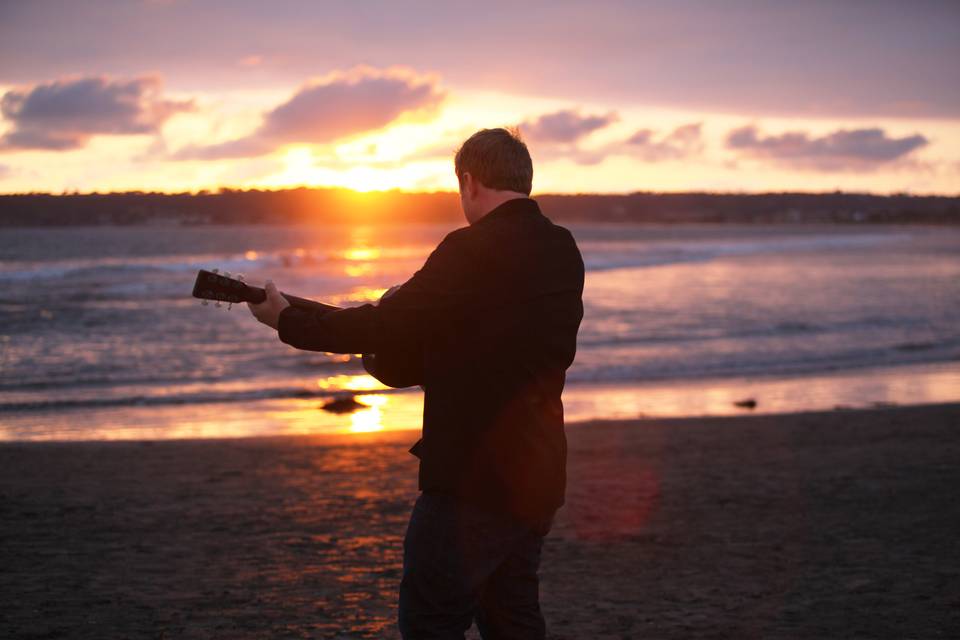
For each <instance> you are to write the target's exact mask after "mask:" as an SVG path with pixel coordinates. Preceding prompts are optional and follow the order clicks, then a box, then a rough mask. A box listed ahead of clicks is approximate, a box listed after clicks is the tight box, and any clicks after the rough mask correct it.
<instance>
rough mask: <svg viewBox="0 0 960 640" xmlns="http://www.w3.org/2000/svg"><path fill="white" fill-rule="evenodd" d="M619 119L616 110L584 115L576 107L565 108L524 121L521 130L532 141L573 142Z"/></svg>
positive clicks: (549, 142)
mask: <svg viewBox="0 0 960 640" xmlns="http://www.w3.org/2000/svg"><path fill="white" fill-rule="evenodd" d="M619 119H620V116H618V115H617V113H616V112H614V111H611V112H610V113H608V114H606V115H593V116H583V115H580V113H579V112H578V111H577V110H576V109H564V110H562V111H557V112H555V113H548V114H545V115H542V116H540V117H539V118H537V119H536V120H527V121H525V122H522V123H521V124H520V131H521V133H522V134H523V136H524V137H525V138H526V139H528V140H530V141H531V142H542V143H547V144H573V143H575V142H577V141H579V140H580V139H581V138H584V137H586V136H588V135H590V134H591V133H593V132H594V131H596V130H598V129H602V128H604V127H606V126H607V125H609V124H612V123H614V122H617V121H618V120H619Z"/></svg>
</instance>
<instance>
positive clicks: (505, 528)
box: [398, 493, 548, 640]
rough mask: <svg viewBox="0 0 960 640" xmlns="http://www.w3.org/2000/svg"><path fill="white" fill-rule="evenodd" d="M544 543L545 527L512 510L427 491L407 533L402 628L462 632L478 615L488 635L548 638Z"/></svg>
mask: <svg viewBox="0 0 960 640" xmlns="http://www.w3.org/2000/svg"><path fill="white" fill-rule="evenodd" d="M547 528H548V527H547ZM542 548H543V535H541V534H540V533H538V532H536V531H534V530H532V529H531V528H530V527H528V526H525V525H523V524H521V523H519V522H516V521H514V520H511V519H509V518H507V517H506V516H503V515H499V514H494V513H490V512H488V511H485V510H483V509H480V508H479V507H476V506H473V505H470V504H468V503H464V502H462V501H460V500H457V499H455V498H452V497H448V496H441V495H434V494H426V493H423V494H420V497H419V498H417V502H416V504H415V505H414V507H413V513H412V514H411V515H410V525H409V526H408V527H407V535H406V538H405V539H404V541H403V578H402V580H401V581H400V602H399V605H400V606H399V620H398V622H399V626H400V634H401V635H402V636H403V638H404V640H427V639H431V640H432V639H434V638H436V639H443V640H447V639H450V640H452V639H457V640H462V638H463V634H464V632H466V630H467V629H469V628H470V625H471V624H473V622H474V620H476V623H477V628H478V629H479V630H480V635H481V636H482V637H483V638H484V640H498V639H500V638H511V639H513V638H523V639H526V638H530V639H536V640H543V638H544V636H545V634H546V630H545V625H544V621H543V615H542V614H541V613H540V597H539V595H540V594H539V579H538V578H537V570H538V568H539V567H540V551H541V549H542Z"/></svg>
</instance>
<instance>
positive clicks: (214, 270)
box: [210, 267, 220, 273]
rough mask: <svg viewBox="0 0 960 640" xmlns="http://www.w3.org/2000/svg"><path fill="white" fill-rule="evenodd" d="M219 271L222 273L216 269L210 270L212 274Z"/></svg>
mask: <svg viewBox="0 0 960 640" xmlns="http://www.w3.org/2000/svg"><path fill="white" fill-rule="evenodd" d="M218 271H220V269H217V268H216V267H214V268H213V269H210V273H216V272H218Z"/></svg>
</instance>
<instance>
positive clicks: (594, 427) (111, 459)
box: [0, 404, 960, 639]
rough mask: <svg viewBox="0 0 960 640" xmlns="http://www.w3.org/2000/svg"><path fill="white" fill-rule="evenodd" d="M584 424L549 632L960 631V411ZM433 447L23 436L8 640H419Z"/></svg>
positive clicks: (6, 473) (0, 485)
mask: <svg viewBox="0 0 960 640" xmlns="http://www.w3.org/2000/svg"><path fill="white" fill-rule="evenodd" d="M568 435H569V440H570V456H569V463H570V464H569V467H570V468H569V488H568V501H567V505H566V506H565V507H564V508H563V509H562V510H561V512H560V514H559V515H558V519H557V523H556V526H555V528H554V530H553V531H552V532H551V534H550V535H549V537H548V538H547V542H546V545H545V549H544V561H543V567H542V572H541V575H542V586H541V589H542V603H543V607H544V612H545V615H546V618H547V623H548V628H549V636H550V637H552V638H558V639H559V638H563V639H574V638H576V639H605V638H616V639H621V638H924V639H925V638H948V637H956V636H955V635H954V634H955V633H956V630H957V629H960V498H958V496H957V490H958V487H960V404H949V405H932V406H925V407H897V408H883V409H872V410H857V411H832V412H824V413H807V414H794V415H780V416H753V417H737V418H713V419H685V420H648V421H632V422H631V421H616V422H604V423H590V424H578V425H570V426H568ZM413 440H415V434H413V433H411V432H393V433H385V434H369V435H352V436H323V437H288V438H275V439H246V440H219V441H214V440H211V441H166V442H153V443H151V442H94V443H13V444H3V445H0V602H2V603H3V606H2V607H0V637H3V638H168V639H173V638H224V639H233V638H396V637H397V633H396V631H395V622H394V618H395V598H396V588H397V584H398V581H399V574H400V560H401V550H402V536H403V532H404V528H405V526H406V522H407V518H408V516H409V511H410V508H411V506H412V504H413V500H414V499H415V497H416V460H415V459H414V458H413V457H412V456H410V455H409V454H408V453H407V452H406V449H407V447H408V446H409V445H410V444H411V443H412V442H413ZM470 633H471V634H473V635H468V637H477V636H476V635H475V632H474V631H471V632H470Z"/></svg>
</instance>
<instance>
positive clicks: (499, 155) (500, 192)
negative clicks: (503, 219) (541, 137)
mask: <svg viewBox="0 0 960 640" xmlns="http://www.w3.org/2000/svg"><path fill="white" fill-rule="evenodd" d="M453 164H454V170H455V171H456V173H457V180H458V182H459V183H460V204H461V206H462V207H463V214H464V215H465V216H466V218H467V222H469V223H470V224H473V223H474V222H476V221H477V220H479V219H480V218H482V217H483V216H485V215H486V214H487V213H488V212H489V211H490V210H492V209H494V208H495V207H497V206H498V205H500V204H502V203H504V202H506V201H507V200H512V199H514V198H526V197H529V196H530V189H531V186H532V183H533V161H532V160H530V152H529V151H527V145H525V144H524V143H523V140H521V139H520V134H519V133H518V132H517V131H516V130H513V129H481V130H480V131H477V132H476V133H475V134H473V135H472V136H470V137H469V138H467V141H466V142H464V143H463V144H462V145H461V146H460V148H459V149H458V150H457V155H456V157H455V158H454V161H453Z"/></svg>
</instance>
